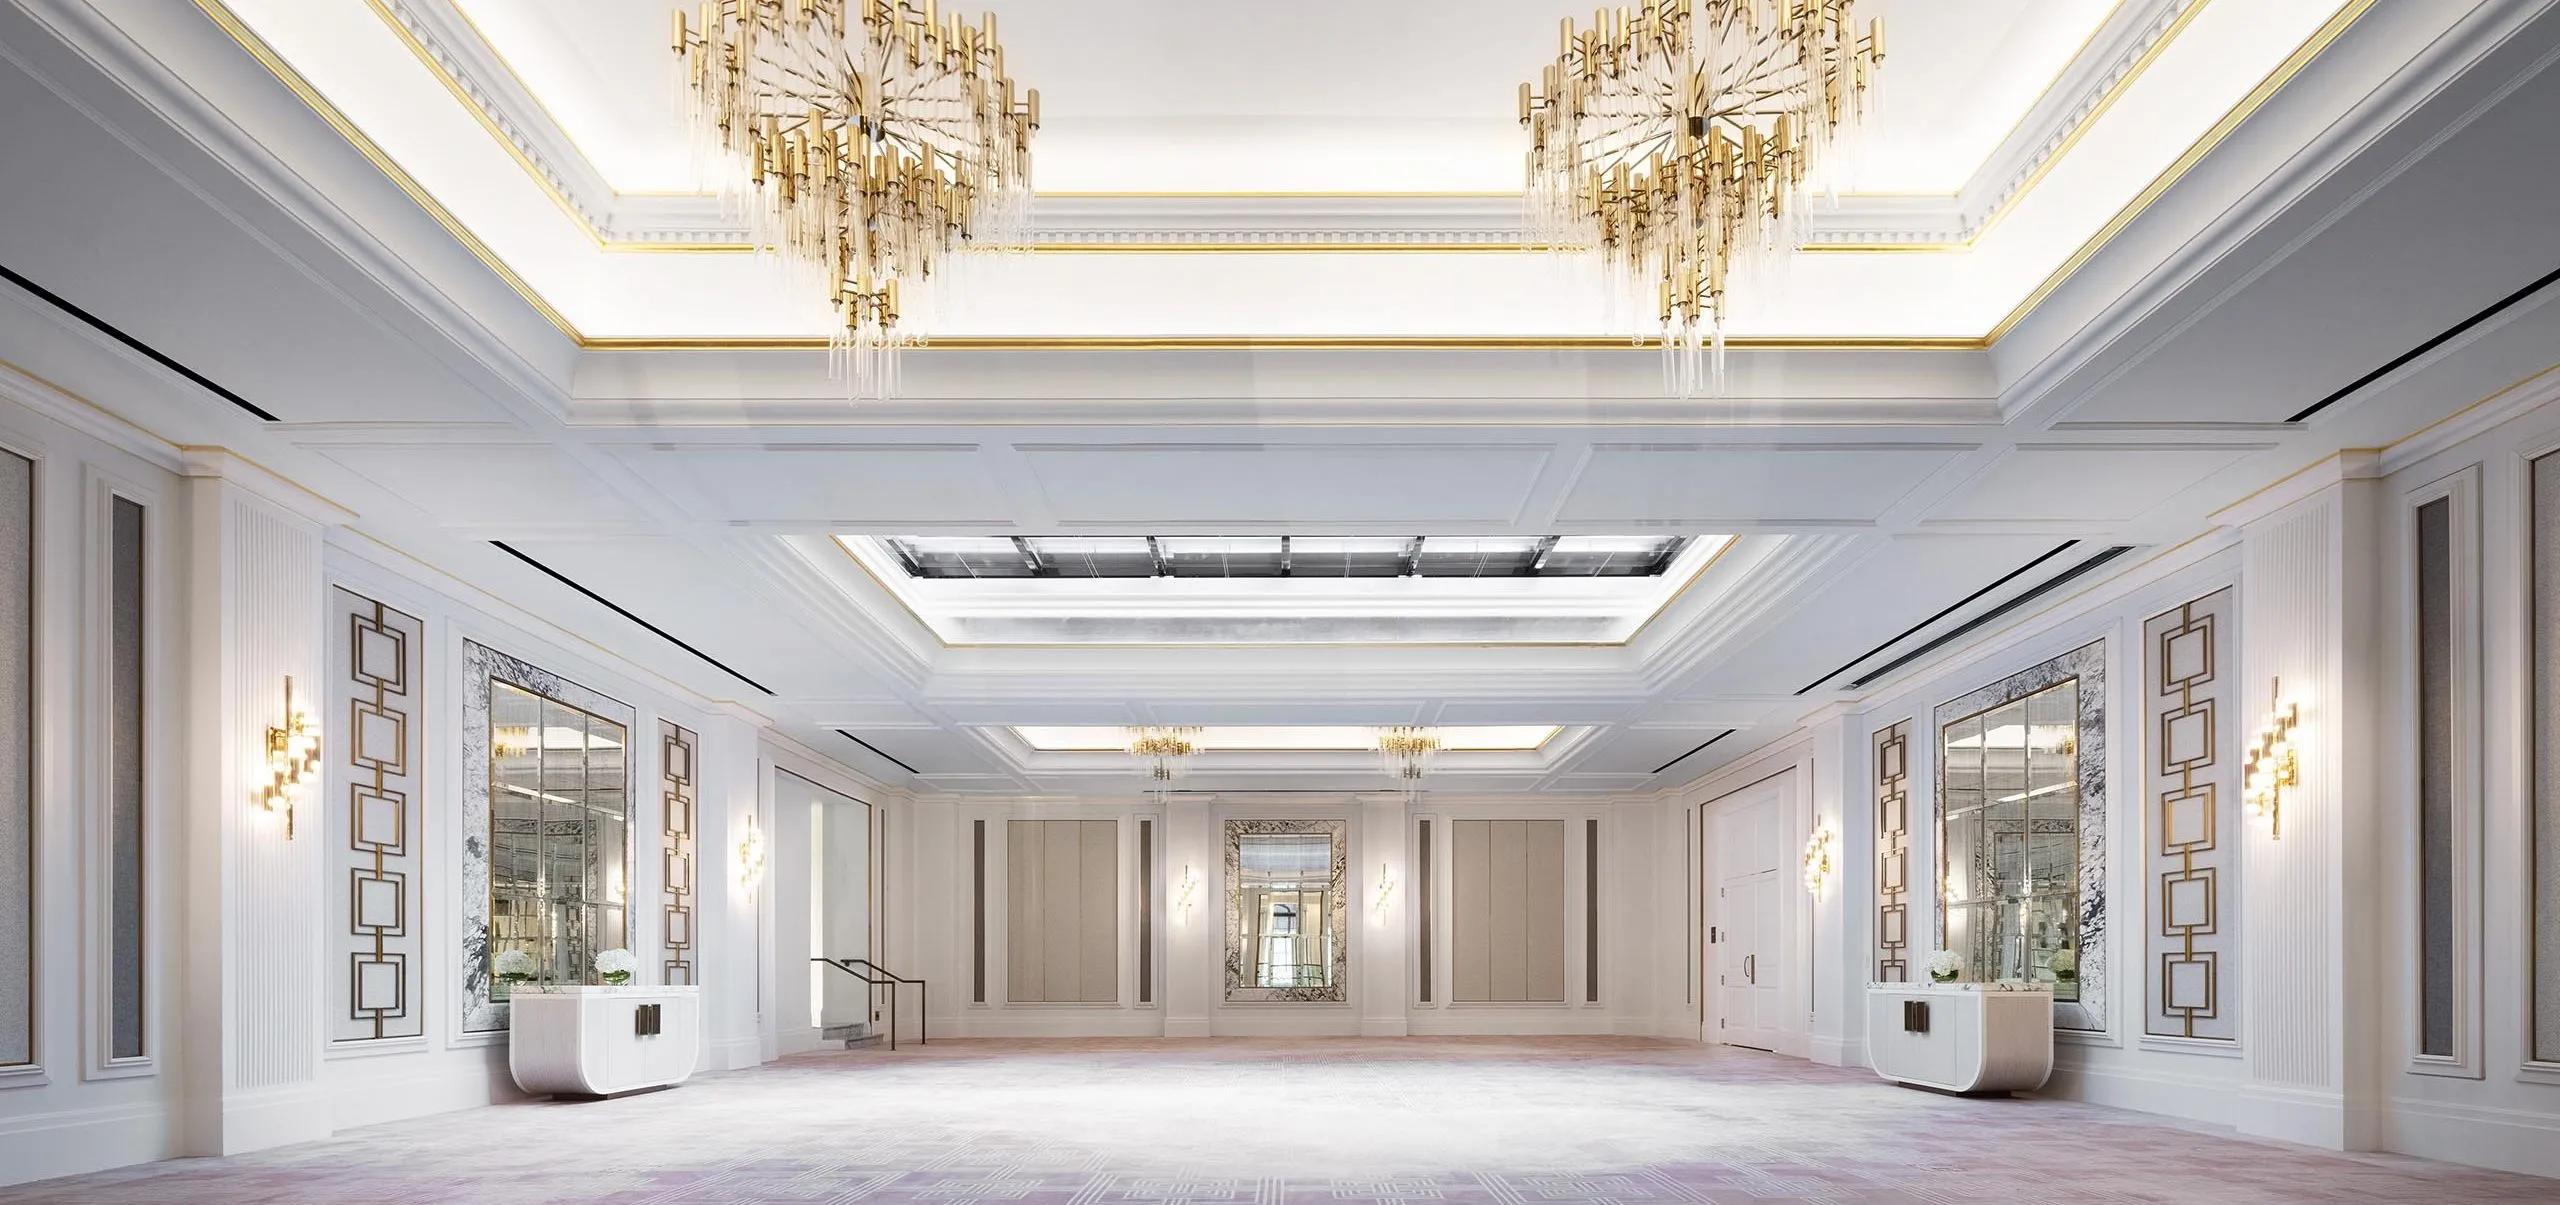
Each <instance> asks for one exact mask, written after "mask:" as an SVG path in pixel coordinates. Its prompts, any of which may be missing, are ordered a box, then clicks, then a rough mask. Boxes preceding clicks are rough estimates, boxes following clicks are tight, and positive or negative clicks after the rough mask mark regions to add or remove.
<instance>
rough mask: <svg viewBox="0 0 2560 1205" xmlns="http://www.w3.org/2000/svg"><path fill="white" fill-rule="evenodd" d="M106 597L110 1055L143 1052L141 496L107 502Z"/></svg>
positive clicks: (131, 1056) (132, 1055)
mask: <svg viewBox="0 0 2560 1205" xmlns="http://www.w3.org/2000/svg"><path fill="white" fill-rule="evenodd" d="M112 509H113V519H114V521H113V526H112V542H111V544H110V546H109V565H110V573H109V586H108V601H107V635H108V641H107V643H108V654H107V665H108V674H109V678H108V688H107V700H108V702H107V732H108V758H107V788H108V793H107V809H108V812H107V814H108V834H109V835H108V842H107V844H108V850H109V860H108V872H107V898H108V916H109V918H110V923H109V929H108V953H107V967H108V976H107V979H108V987H107V998H108V1001H109V1019H110V1022H111V1024H110V1025H109V1027H108V1034H109V1051H108V1053H109V1054H110V1056H111V1057H114V1058H119V1059H135V1058H141V1057H143V1055H144V1054H146V1053H147V1052H146V1051H145V1050H144V1049H143V1045H142V1006H143V991H144V985H143V981H142V950H143V945H142V943H143V932H142V924H143V912H142V904H143V873H144V867H143V861H142V850H143V843H142V749H143V740H144V733H143V730H142V714H143V712H142V700H143V690H144V688H145V683H144V681H143V664H142V642H143V581H142V571H143V570H142V564H143V553H142V548H143V531H142V504H141V503H139V502H135V501H133V500H132V499H130V498H118V499H116V500H115V501H114V504H113V508H112Z"/></svg>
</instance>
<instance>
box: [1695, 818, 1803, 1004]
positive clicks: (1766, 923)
mask: <svg viewBox="0 0 2560 1205" xmlns="http://www.w3.org/2000/svg"><path fill="white" fill-rule="evenodd" d="M1793 777H1794V775H1793V774H1792V773H1790V774H1782V775H1779V776H1778V777H1776V778H1774V779H1770V780H1767V781H1765V782H1762V783H1758V784H1754V785H1752V786H1749V787H1745V788H1743V789H1742V790H1740V791H1737V792H1735V793H1734V794H1732V795H1728V796H1726V797H1725V798H1723V799H1719V800H1717V801H1715V802H1713V803H1710V804H1707V805H1706V807H1705V809H1704V810H1705V812H1706V823H1705V825H1703V826H1702V831H1703V832H1705V833H1706V834H1707V843H1708V845H1707V858H1706V859H1705V865H1706V866H1707V867H1708V868H1709V880H1708V882H1707V883H1706V884H1705V886H1706V888H1707V901H1706V903H1707V907H1706V912H1707V918H1708V921H1707V923H1708V928H1707V936H1708V942H1707V957H1706V959H1705V964H1706V965H1707V966H1708V967H1709V968H1711V970H1710V974H1711V976H1712V981H1711V983H1710V984H1709V992H1708V999H1709V1000H1711V1001H1712V1002H1713V1003H1714V1007H1713V1008H1712V1009H1710V1010H1709V1011H1710V1013H1711V1014H1712V1015H1710V1016H1708V1017H1707V1018H1705V1021H1706V1032H1705V1033H1703V1034H1701V1035H1700V1036H1701V1037H1703V1038H1704V1039H1705V1040H1707V1041H1709V1042H1721V1043H1723V1044H1725V1045H1728V1046H1747V1047H1751V1048H1753V1049H1756V1050H1775V1049H1777V1047H1778V1037H1779V1033H1780V1030H1781V1029H1782V1027H1783V1025H1784V1015H1785V1014H1784V1009H1785V1007H1786V1003H1785V998H1786V991H1785V984H1786V983H1787V982H1788V981H1789V980H1790V979H1791V978H1792V977H1791V976H1790V975H1789V974H1788V973H1787V972H1788V971H1789V969H1790V968H1789V967H1788V966H1787V950H1786V945H1785V942H1784V930H1785V924H1784V921H1785V919H1786V914H1785V909H1786V908H1787V906H1788V903H1789V900H1790V898H1791V897H1790V896H1789V895H1788V893H1787V892H1786V890H1785V885H1786V880H1785V878H1783V877H1782V876H1781V874H1780V868H1781V867H1782V866H1783V865H1784V859H1783V853H1782V846H1783V844H1784V836H1783V834H1784V830H1785V826H1786V816H1787V809H1788V805H1789V803H1790V802H1791V801H1792V799H1793V792H1792V789H1791V788H1792V787H1793V783H1792V781H1791V780H1792V778H1793Z"/></svg>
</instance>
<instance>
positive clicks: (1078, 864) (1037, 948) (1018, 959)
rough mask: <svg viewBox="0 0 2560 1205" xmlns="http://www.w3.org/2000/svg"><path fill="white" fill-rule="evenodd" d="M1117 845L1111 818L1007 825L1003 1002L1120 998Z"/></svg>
mask: <svg viewBox="0 0 2560 1205" xmlns="http://www.w3.org/2000/svg"><path fill="white" fill-rule="evenodd" d="M1119 841H1120V835H1119V822H1118V821H1113V820H1014V821H1009V822H1007V824H1006V825H1005V848H1006V852H1005V861H1006V865H1007V867H1008V868H1009V870H1010V871H1011V877H1010V879H1009V880H1008V889H1007V893H1006V895H1007V901H1008V905H1007V908H1006V915H1007V916H1008V917H1009V918H1010V920H1011V924H1010V925H1009V926H1008V928H1007V931H1006V936H1005V943H1006V955H1007V959H1006V965H1007V966H1008V967H1010V968H1011V974H1010V976H1009V977H1008V982H1007V984H1006V990H1005V998H1006V999H1007V1000H1009V1001H1012V1002H1014V1003H1018V1004H1073V1003H1088V1004H1091V1003H1110V1002H1112V1001H1115V1000H1118V999H1119V998H1120V992H1119V988H1120V910H1119V899H1120V897H1119V890H1120V844H1119Z"/></svg>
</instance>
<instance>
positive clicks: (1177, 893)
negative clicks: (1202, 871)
mask: <svg viewBox="0 0 2560 1205" xmlns="http://www.w3.org/2000/svg"><path fill="white" fill-rule="evenodd" d="M1199 896H1200V876H1199V874H1198V873H1196V872H1194V871H1193V870H1192V869H1191V868H1190V867H1188V866H1185V867H1183V868H1182V881H1181V882H1179V883H1176V884H1174V886H1173V906H1174V907H1176V908H1179V909H1181V910H1182V919H1183V922H1184V923H1185V924H1188V923H1190V920H1191V905H1192V902H1193V901H1194V900H1196V899H1198V898H1199Z"/></svg>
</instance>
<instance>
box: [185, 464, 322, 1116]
mask: <svg viewBox="0 0 2560 1205" xmlns="http://www.w3.org/2000/svg"><path fill="white" fill-rule="evenodd" d="M185 471H186V475H187V486H186V506H185V513H186V519H187V541H186V543H187V550H188V556H187V569H186V580H185V583H184V589H185V593H186V599H187V603H186V612H187V641H186V646H187V675H186V677H187V682H188V690H187V720H186V761H185V765H186V770H185V774H184V778H183V782H182V785H181V788H180V793H181V797H182V804H181V810H182V812H183V813H184V817H185V819H184V822H183V828H184V832H185V836H186V840H185V843H184V853H183V854H182V855H181V857H182V860H183V862H184V865H185V872H184V873H185V880H184V882H185V887H184V891H185V893H186V899H187V907H186V915H187V921H186V943H185V944H186V950H185V953H184V955H183V959H184V963H185V974H184V976H183V981H182V983H183V987H182V989H181V990H182V991H183V993H184V995H183V997H182V999H181V1003H180V1004H179V1006H178V1009H177V1012H178V1016H179V1018H180V1020H179V1026H180V1028H181V1029H182V1030H183V1037H182V1041H181V1042H180V1043H179V1051H180V1057H181V1063H182V1068H181V1070H182V1080H183V1082H184V1084H185V1089H184V1106H183V1110H184V1111H183V1119H182V1122H181V1127H182V1129H181V1139H180V1141H181V1149H183V1150H184V1151H185V1152H186V1153H189V1154H197V1155H228V1154H235V1153H238V1152H242V1151H252V1150H259V1149H263V1148H266V1147H272V1146H281V1145H284V1144H286V1143H291V1142H303V1141H308V1140H311V1139H316V1138H325V1137H327V1136H328V1135H329V1133H330V1128H331V1127H330V1117H329V1096H328V1092H327V1090H326V1089H325V1088H323V1087H322V1086H321V1084H320V1082H319V1064H320V1052H321V1047H322V1046H323V1044H324V1042H325V1038H326V1033H327V1030H326V1029H325V1028H324V1026H323V1025H322V1022H321V1009H322V1007H323V1002H324V1001H325V1000H326V999H327V998H328V993H327V992H325V991H322V990H321V979H320V976H321V975H322V974H323V973H325V972H326V971H327V970H328V968H325V967H324V966H323V961H324V958H325V950H326V946H325V943H324V941H323V939H322V933H323V929H322V926H323V925H326V924H329V923H333V922H336V923H343V920H342V918H336V917H333V916H332V915H331V914H330V909H329V908H328V907H326V906H325V905H326V901H327V900H328V898H329V894H328V892H327V891H326V889H325V887H324V883H323V871H324V868H325V867H326V865H327V859H326V849H325V845H326V841H325V837H324V833H325V831H326V829H325V826H324V825H323V824H322V821H321V816H320V812H319V809H320V808H321V807H322V806H324V801H323V799H322V797H321V793H320V789H319V788H320V784H319V776H318V775H316V774H315V775H313V776H312V777H311V779H310V780H309V781H308V782H306V784H305V785H304V786H303V788H302V790H301V791H300V793H299V796H298V797H297V798H296V799H295V800H294V810H293V815H292V825H291V828H290V829H288V827H287V823H286V817H285V816H284V815H282V814H278V813H275V812H270V811H269V810H267V809H265V808H264V807H262V806H261V805H260V803H259V788H260V787H261V786H263V785H265V783H266V782H267V781H269V779H270V775H269V774H268V770H267V753H266V738H267V730H268V728H270V727H273V726H280V725H282V724H283V723H284V722H285V718H286V710H285V682H286V680H287V679H291V680H292V683H293V702H294V706H295V708H296V709H297V710H300V711H304V712H306V713H307V714H308V716H309V718H310V721H311V723H312V724H314V725H315V726H316V727H317V729H318V731H319V734H320V739H321V740H322V742H323V743H324V748H326V747H327V742H332V741H341V740H345V739H347V734H346V733H344V732H342V731H337V730H335V728H334V726H333V724H332V721H333V720H334V719H336V717H332V716H329V715H326V714H324V712H325V710H326V709H325V708H324V707H322V706H321V705H320V701H321V700H323V699H325V698H326V697H327V696H326V694H325V686H326V684H325V683H324V682H323V681H322V675H323V674H324V673H326V672H327V669H326V667H327V665H328V656H327V650H326V646H325V644H324V643H323V642H324V639H325V636H324V628H325V626H326V625H325V624H324V622H323V618H322V616H323V614H324V612H325V609H326V605H327V599H326V590H327V579H326V578H325V577H324V576H323V574H322V571H321V543H322V531H323V529H324V527H325V526H326V525H327V524H330V523H335V522H343V521H344V520H345V519H347V518H350V517H351V516H349V515H347V514H346V513H345V512H344V511H341V510H339V509H338V508H336V507H335V506H332V505H330V504H329V503H327V502H325V501H323V500H321V499H319V498H317V497H315V496H313V495H311V494H308V493H305V492H304V491H302V490H301V489H300V488H299V487H296V486H294V485H292V484H290V483H288V482H285V481H283V480H281V479H278V478H276V477H273V476H271V475H269V474H267V473H266V472H264V471H263V470H260V469H257V468H255V467H253V466H250V465H249V464H247V463H246V462H243V461H240V460H238V459H236V458H234V457H232V456H231V455H229V454H228V453H226V452H222V451H219V450H204V451H199V452H191V453H189V454H188V457H187V463H186V470H185Z"/></svg>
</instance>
